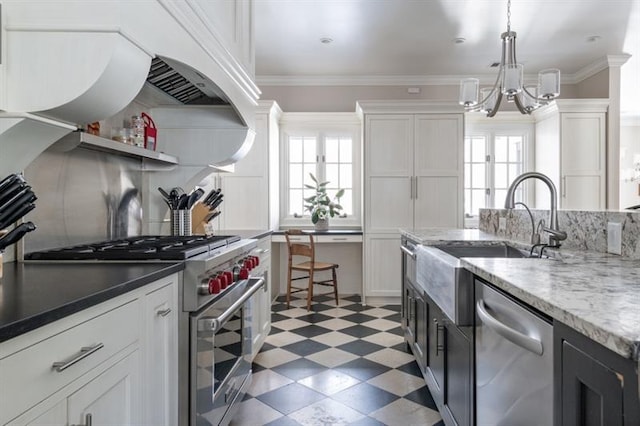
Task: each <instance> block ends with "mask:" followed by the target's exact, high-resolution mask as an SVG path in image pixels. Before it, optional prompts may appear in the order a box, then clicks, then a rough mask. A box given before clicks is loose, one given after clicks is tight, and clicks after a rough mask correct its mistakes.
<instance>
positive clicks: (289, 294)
mask: <svg viewBox="0 0 640 426" xmlns="http://www.w3.org/2000/svg"><path fill="white" fill-rule="evenodd" d="M290 302H291V268H289V271H288V272H287V309H289V308H290V307H291V306H290V305H289V304H290Z"/></svg>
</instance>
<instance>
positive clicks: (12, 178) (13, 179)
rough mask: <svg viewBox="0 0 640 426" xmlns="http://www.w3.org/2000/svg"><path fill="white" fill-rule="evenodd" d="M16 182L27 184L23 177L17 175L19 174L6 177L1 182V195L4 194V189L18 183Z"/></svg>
mask: <svg viewBox="0 0 640 426" xmlns="http://www.w3.org/2000/svg"><path fill="white" fill-rule="evenodd" d="M16 181H20V182H22V183H26V182H25V180H24V178H23V177H22V175H17V174H15V173H14V174H12V175H9V176H7V177H5V178H4V179H2V181H0V193H1V192H4V189H5V188H6V187H8V186H9V185H11V184H12V183H14V182H16Z"/></svg>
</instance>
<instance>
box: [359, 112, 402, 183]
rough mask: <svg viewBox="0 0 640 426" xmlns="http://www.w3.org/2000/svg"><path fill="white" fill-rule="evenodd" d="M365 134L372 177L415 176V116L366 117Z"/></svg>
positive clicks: (367, 167) (369, 171)
mask: <svg viewBox="0 0 640 426" xmlns="http://www.w3.org/2000/svg"><path fill="white" fill-rule="evenodd" d="M365 132H366V134H365V138H366V143H365V152H366V153H367V156H366V173H367V174H368V175H369V176H411V175H412V174H413V116H411V115H385V116H378V117H367V119H366V129H365Z"/></svg>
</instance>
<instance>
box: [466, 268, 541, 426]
mask: <svg viewBox="0 0 640 426" xmlns="http://www.w3.org/2000/svg"><path fill="white" fill-rule="evenodd" d="M475 295H476V296H475V302H476V328H475V333H476V337H475V339H476V340H475V341H476V393H475V394H476V425H477V426H547V425H548V426H551V425H552V424H553V328H552V325H551V323H550V321H549V320H547V319H545V318H543V317H542V316H541V315H539V314H538V313H537V312H534V311H533V310H531V309H529V308H527V307H525V306H524V305H521V304H520V303H518V302H516V301H514V300H512V299H511V298H509V297H507V296H505V295H503V294H502V293H500V292H498V291H497V290H495V289H493V288H491V287H490V286H488V285H487V284H485V283H483V282H482V281H480V280H477V279H476V280H475Z"/></svg>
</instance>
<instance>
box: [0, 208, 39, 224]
mask: <svg viewBox="0 0 640 426" xmlns="http://www.w3.org/2000/svg"><path fill="white" fill-rule="evenodd" d="M35 208H36V205H35V204H31V203H29V204H24V205H23V206H22V207H20V209H18V210H16V211H15V213H13V214H12V215H9V216H7V217H6V218H5V219H3V220H2V222H0V229H4V228H6V227H7V226H9V225H11V224H12V223H15V222H16V221H17V220H18V219H20V218H21V217H22V216H24V215H26V214H27V213H29V212H30V211H31V210H33V209H35Z"/></svg>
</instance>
